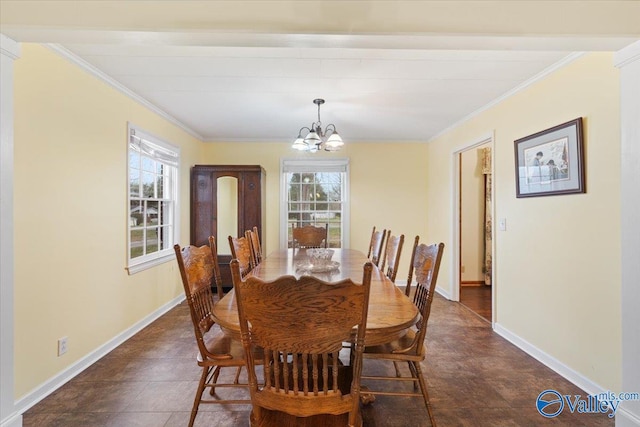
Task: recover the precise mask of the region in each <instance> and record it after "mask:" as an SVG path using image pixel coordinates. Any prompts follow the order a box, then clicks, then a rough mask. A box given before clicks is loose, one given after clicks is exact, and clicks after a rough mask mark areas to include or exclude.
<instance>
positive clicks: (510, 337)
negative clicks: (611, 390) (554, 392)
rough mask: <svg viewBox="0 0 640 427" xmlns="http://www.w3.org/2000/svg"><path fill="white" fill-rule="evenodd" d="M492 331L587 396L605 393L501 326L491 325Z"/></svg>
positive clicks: (591, 382)
mask: <svg viewBox="0 0 640 427" xmlns="http://www.w3.org/2000/svg"><path fill="white" fill-rule="evenodd" d="M493 330H494V332H495V333H497V334H498V335H500V336H501V337H502V338H504V339H506V340H507V341H509V342H510V343H511V344H513V345H515V346H516V347H518V348H519V349H521V350H522V351H524V352H525V353H527V354H528V355H529V356H531V357H533V358H534V359H536V360H537V361H539V362H540V363H542V364H543V365H545V366H547V367H548V368H550V369H552V370H553V371H555V372H556V373H558V374H560V375H561V376H563V377H564V378H566V379H567V380H568V381H570V382H572V383H573V384H575V385H576V386H578V387H580V388H581V389H582V390H584V391H586V392H587V394H590V395H593V394H599V393H603V392H606V391H607V390H605V389H604V388H602V387H601V386H600V385H598V384H596V383H594V382H593V381H591V380H590V379H589V378H587V377H585V376H584V375H582V374H580V373H579V372H576V371H574V370H573V369H571V368H570V367H569V366H567V365H565V364H564V363H562V362H560V361H559V360H558V359H556V358H555V357H553V356H551V355H549V354H547V353H545V352H544V351H542V350H540V349H539V348H537V347H536V346H534V345H533V344H531V343H530V342H528V341H527V340H524V339H522V338H520V337H519V336H518V335H516V334H514V333H513V332H511V331H509V330H508V329H506V328H504V327H502V325H501V324H499V323H495V324H494V325H493ZM540 391H542V390H540Z"/></svg>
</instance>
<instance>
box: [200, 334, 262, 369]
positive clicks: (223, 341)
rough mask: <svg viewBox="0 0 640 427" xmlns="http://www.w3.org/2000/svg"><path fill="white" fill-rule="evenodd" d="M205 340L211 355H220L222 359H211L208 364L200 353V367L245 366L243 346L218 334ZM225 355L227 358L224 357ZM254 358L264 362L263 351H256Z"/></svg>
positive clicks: (224, 335)
mask: <svg viewBox="0 0 640 427" xmlns="http://www.w3.org/2000/svg"><path fill="white" fill-rule="evenodd" d="M212 335H213V336H211V337H208V339H206V340H205V347H206V348H207V350H208V351H209V352H210V353H211V354H215V355H220V356H221V357H216V358H214V357H211V358H210V359H209V360H207V361H206V362H203V361H202V355H201V354H200V352H198V356H197V360H198V365H200V366H212V365H215V366H221V367H222V366H244V365H245V360H244V358H245V354H244V348H243V347H242V344H241V343H240V342H239V341H237V340H234V339H233V338H231V337H229V336H228V335H226V334H224V333H223V332H221V331H220V332H218V333H215V334H212ZM222 355H225V356H222ZM253 357H254V358H255V359H256V361H261V360H262V357H263V356H262V351H261V350H260V349H254V353H253Z"/></svg>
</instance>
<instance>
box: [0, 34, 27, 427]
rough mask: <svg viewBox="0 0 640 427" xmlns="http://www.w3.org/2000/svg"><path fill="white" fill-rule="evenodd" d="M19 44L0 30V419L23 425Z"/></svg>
mask: <svg viewBox="0 0 640 427" xmlns="http://www.w3.org/2000/svg"><path fill="white" fill-rule="evenodd" d="M19 57H20V45H19V44H18V43H16V42H15V41H14V40H12V39H10V38H8V37H6V36H5V35H3V34H0V63H1V65H0V423H1V425H2V426H12V427H14V426H15V427H17V426H21V425H22V416H21V415H20V414H16V412H15V397H14V383H15V372H14V344H13V342H14V325H15V317H14V288H15V283H14V244H13V240H14V233H13V225H14V224H13V218H14V214H13V208H14V205H13V186H14V185H13V182H14V170H13V163H14V157H13V147H14V140H13V123H14V105H13V85H14V70H13V61H14V60H16V59H18V58H19Z"/></svg>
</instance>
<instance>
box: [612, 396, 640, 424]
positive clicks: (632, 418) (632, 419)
mask: <svg viewBox="0 0 640 427" xmlns="http://www.w3.org/2000/svg"><path fill="white" fill-rule="evenodd" d="M616 427H640V418H638V417H637V416H636V415H634V414H632V413H631V412H629V411H627V410H626V409H625V407H624V402H622V404H620V407H619V408H618V410H617V411H616Z"/></svg>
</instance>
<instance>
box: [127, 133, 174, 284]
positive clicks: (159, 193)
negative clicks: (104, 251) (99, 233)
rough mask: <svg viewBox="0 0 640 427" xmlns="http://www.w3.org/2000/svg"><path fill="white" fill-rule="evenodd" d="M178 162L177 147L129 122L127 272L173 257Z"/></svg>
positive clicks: (131, 272)
mask: <svg viewBox="0 0 640 427" xmlns="http://www.w3.org/2000/svg"><path fill="white" fill-rule="evenodd" d="M179 161H180V149H179V148H178V147H175V146H173V145H171V144H168V143H166V142H164V141H161V140H160V139H158V138H156V137H153V136H152V135H149V134H148V133H146V132H144V131H142V130H140V129H139V128H136V127H135V126H133V125H132V124H129V173H128V182H129V215H128V225H127V229H128V239H127V242H128V244H127V247H128V250H127V260H128V263H127V270H128V271H129V274H133V273H136V272H138V271H141V270H144V269H146V268H149V267H152V266H154V265H157V264H160V263H162V262H165V261H168V260H171V259H173V245H174V243H175V242H177V241H178V236H177V233H178V229H179V226H178V224H179V222H178V219H177V216H178V215H177V212H178V203H177V200H178V164H179Z"/></svg>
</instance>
